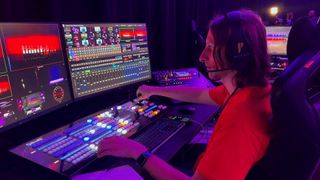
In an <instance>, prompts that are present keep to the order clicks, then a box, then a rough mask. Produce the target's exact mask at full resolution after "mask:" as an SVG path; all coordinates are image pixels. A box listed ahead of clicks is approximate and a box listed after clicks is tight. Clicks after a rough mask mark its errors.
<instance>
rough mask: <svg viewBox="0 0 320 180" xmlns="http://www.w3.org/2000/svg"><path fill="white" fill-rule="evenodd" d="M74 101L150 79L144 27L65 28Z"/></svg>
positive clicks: (119, 25) (140, 25)
mask: <svg viewBox="0 0 320 180" xmlns="http://www.w3.org/2000/svg"><path fill="white" fill-rule="evenodd" d="M62 26H63V30H64V38H65V44H66V49H67V56H68V62H69V70H70V74H71V81H72V86H73V94H74V97H75V99H77V98H81V97H84V96H88V95H93V94H96V93H99V92H102V91H106V90H110V89H113V88H117V87H120V86H125V85H128V84H132V83H137V82H140V81H145V80H148V79H151V68H150V60H149V52H148V42H147V29H146V25H145V24H136V23H133V24H63V25H62Z"/></svg>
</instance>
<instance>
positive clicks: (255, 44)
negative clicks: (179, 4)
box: [209, 10, 270, 87]
mask: <svg viewBox="0 0 320 180" xmlns="http://www.w3.org/2000/svg"><path fill="white" fill-rule="evenodd" d="M230 13H231V14H234V13H237V14H238V16H239V18H238V19H237V20H236V21H230V20H228V14H230ZM228 14H226V15H224V16H222V15H219V16H216V17H215V18H213V20H212V21H211V23H210V26H209V27H210V31H211V33H212V35H213V39H214V51H213V57H214V59H215V61H216V63H218V64H219V65H220V66H221V67H222V68H230V69H232V70H236V75H235V82H236V83H237V86H239V87H243V86H248V85H258V86H265V85H267V84H268V80H269V74H270V62H269V55H268V52H267V41H266V29H265V26H264V25H263V23H262V21H261V18H260V17H259V16H258V15H257V14H256V13H254V12H253V11H250V10H239V11H232V12H229V13H228ZM234 31H241V32H234ZM234 33H240V34H241V33H243V35H242V36H244V37H243V38H244V39H245V42H247V44H248V46H249V47H247V49H248V50H247V51H248V52H247V53H246V54H245V58H244V59H240V60H237V61H240V62H237V64H235V60H234V59H235V58H234V56H232V55H231V56H230V54H233V51H235V49H237V48H235V47H231V49H230V47H229V44H230V43H233V41H235V38H234V36H233V34H234ZM228 48H229V49H228ZM241 56H242V55H241Z"/></svg>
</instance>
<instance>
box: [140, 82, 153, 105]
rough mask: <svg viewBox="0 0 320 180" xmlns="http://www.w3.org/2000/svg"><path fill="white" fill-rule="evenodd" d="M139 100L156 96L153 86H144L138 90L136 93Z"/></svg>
mask: <svg viewBox="0 0 320 180" xmlns="http://www.w3.org/2000/svg"><path fill="white" fill-rule="evenodd" d="M136 95H137V97H138V98H137V100H139V101H140V100H143V99H148V98H149V97H150V96H152V95H155V94H154V92H153V87H152V86H147V85H142V86H140V87H139V88H138V89H137V92H136Z"/></svg>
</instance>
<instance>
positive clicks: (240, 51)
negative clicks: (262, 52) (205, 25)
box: [224, 11, 254, 70]
mask: <svg viewBox="0 0 320 180" xmlns="http://www.w3.org/2000/svg"><path fill="white" fill-rule="evenodd" d="M224 17H225V19H226V21H227V23H228V24H229V26H230V33H231V34H230V36H229V37H230V38H229V39H228V40H227V41H228V43H227V46H226V57H227V59H228V61H229V62H230V68H232V69H235V70H241V69H243V68H244V67H246V66H247V65H248V63H249V62H250V61H251V60H252V58H254V56H253V52H252V47H251V43H250V42H249V39H248V37H249V36H248V35H247V34H246V33H245V32H244V30H243V28H242V24H241V23H242V21H241V14H240V12H239V11H233V12H229V13H227V14H225V15H224Z"/></svg>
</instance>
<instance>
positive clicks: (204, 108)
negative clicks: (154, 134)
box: [0, 103, 217, 179]
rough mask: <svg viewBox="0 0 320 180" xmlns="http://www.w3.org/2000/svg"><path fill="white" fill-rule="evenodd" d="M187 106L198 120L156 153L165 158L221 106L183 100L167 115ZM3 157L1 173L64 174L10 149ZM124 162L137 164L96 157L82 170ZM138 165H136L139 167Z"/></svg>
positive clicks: (40, 176)
mask: <svg viewBox="0 0 320 180" xmlns="http://www.w3.org/2000/svg"><path fill="white" fill-rule="evenodd" d="M186 106H188V107H193V108H195V111H194V113H193V114H190V115H184V116H187V117H190V118H191V119H192V120H193V121H197V123H194V122H192V123H190V124H187V125H186V126H185V127H184V128H183V129H181V130H180V131H179V132H178V133H177V134H176V135H174V136H173V137H172V138H171V139H170V140H168V141H167V142H166V143H165V144H163V145H162V147H160V148H159V149H158V150H157V151H156V152H155V154H156V155H158V156H159V157H160V158H161V159H163V160H165V161H169V160H170V159H171V158H172V157H173V156H174V155H175V154H176V153H177V152H178V151H179V149H180V148H182V147H183V146H184V145H185V144H187V143H188V142H190V141H191V140H192V138H193V137H194V136H196V134H197V133H198V132H199V131H200V130H201V126H200V125H199V124H202V125H204V124H206V123H207V122H208V121H209V120H210V119H211V118H212V116H213V114H214V112H215V110H216V108H217V107H215V106H209V105H202V104H190V103H181V104H177V105H174V106H173V107H171V108H170V110H169V111H168V112H167V115H179V112H178V111H179V109H180V108H185V107H186ZM0 160H1V161H0V174H1V177H6V178H10V179H57V178H59V179H61V178H64V177H61V175H59V174H57V173H54V172H52V171H49V170H47V169H45V168H43V167H40V166H39V165H37V164H34V163H32V162H30V161H27V160H24V159H22V158H20V157H17V156H15V155H13V154H11V153H9V152H7V151H5V152H1V155H0ZM123 164H130V165H132V166H135V161H134V160H131V159H124V158H114V157H106V158H103V159H100V160H96V161H95V162H93V163H91V164H90V165H89V166H87V167H86V168H84V169H82V170H79V172H80V173H82V172H90V171H95V170H100V169H105V168H111V167H114V166H120V165H123ZM134 168H135V169H136V168H137V167H134ZM138 171H140V170H138Z"/></svg>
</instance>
